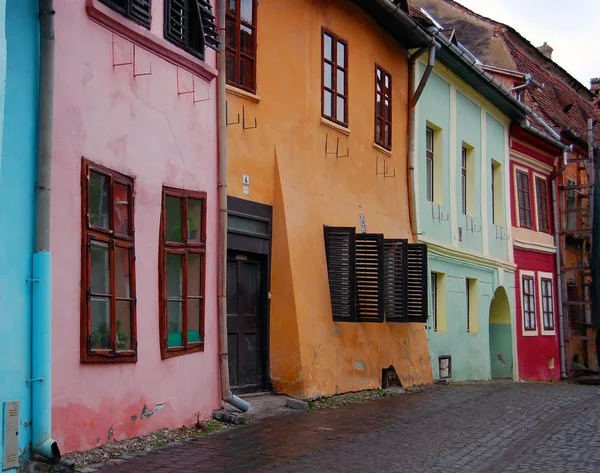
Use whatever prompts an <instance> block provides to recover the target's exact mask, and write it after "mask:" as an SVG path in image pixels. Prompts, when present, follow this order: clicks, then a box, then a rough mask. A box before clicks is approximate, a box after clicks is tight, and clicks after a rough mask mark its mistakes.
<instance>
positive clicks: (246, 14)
mask: <svg viewBox="0 0 600 473" xmlns="http://www.w3.org/2000/svg"><path fill="white" fill-rule="evenodd" d="M240 6H241V8H242V13H241V15H240V16H241V18H242V20H244V21H245V22H246V23H250V24H252V10H253V7H254V0H240Z"/></svg>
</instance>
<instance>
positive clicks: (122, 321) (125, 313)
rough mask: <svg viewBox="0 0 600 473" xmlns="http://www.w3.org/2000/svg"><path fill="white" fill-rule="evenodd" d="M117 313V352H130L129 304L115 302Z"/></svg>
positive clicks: (127, 302) (126, 302)
mask: <svg viewBox="0 0 600 473" xmlns="http://www.w3.org/2000/svg"><path fill="white" fill-rule="evenodd" d="M115 307H116V311H117V314H116V315H117V350H118V351H119V350H131V348H132V347H131V302H130V301H115Z"/></svg>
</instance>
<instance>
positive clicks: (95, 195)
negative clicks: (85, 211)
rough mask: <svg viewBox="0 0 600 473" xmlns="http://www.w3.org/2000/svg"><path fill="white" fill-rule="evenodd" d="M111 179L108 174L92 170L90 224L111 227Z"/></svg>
mask: <svg viewBox="0 0 600 473" xmlns="http://www.w3.org/2000/svg"><path fill="white" fill-rule="evenodd" d="M109 186H110V180H109V177H108V176H105V175H104V174H100V173H97V172H94V171H91V172H90V194H89V195H90V197H89V199H90V201H89V206H90V225H93V226H94V227H98V228H105V229H107V230H108V229H109V225H110V223H109V213H108V205H109V203H108V193H109Z"/></svg>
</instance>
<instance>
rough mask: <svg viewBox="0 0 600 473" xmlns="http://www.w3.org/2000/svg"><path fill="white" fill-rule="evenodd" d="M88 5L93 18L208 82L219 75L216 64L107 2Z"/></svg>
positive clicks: (94, 0) (89, 0)
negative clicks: (195, 54) (148, 28)
mask: <svg viewBox="0 0 600 473" xmlns="http://www.w3.org/2000/svg"><path fill="white" fill-rule="evenodd" d="M85 8H86V10H87V14H88V16H89V17H90V19H91V20H92V21H95V22H96V23H98V24H99V25H101V26H104V27H105V28H107V29H108V30H110V31H112V32H113V33H115V34H118V35H120V36H122V37H124V38H126V39H128V40H129V41H131V42H133V43H135V44H137V45H139V46H140V47H142V48H144V49H146V50H148V51H150V52H152V53H154V54H156V55H157V56H159V57H161V58H163V59H164V60H165V61H167V62H170V63H171V64H174V65H176V66H180V67H182V68H184V69H187V70H188V71H189V72H191V73H192V74H196V75H197V76H198V77H201V78H202V79H204V80H205V81H207V82H211V81H212V80H213V79H215V78H216V77H217V75H218V71H217V70H216V69H215V68H213V67H211V66H209V65H208V64H206V63H205V62H204V61H202V60H200V59H198V58H196V57H194V56H192V55H191V54H189V53H187V52H185V51H183V50H182V49H180V48H178V47H177V46H175V45H174V44H171V43H169V42H168V41H167V40H165V39H163V38H158V37H157V36H155V35H153V34H152V33H150V32H149V31H148V30H147V29H145V28H144V27H142V26H140V25H137V24H136V23H134V22H133V21H131V20H129V19H127V18H125V17H123V16H121V15H119V13H117V12H115V11H113V10H111V9H110V8H109V7H107V6H106V5H103V4H102V3H100V1H99V0H86V1H85Z"/></svg>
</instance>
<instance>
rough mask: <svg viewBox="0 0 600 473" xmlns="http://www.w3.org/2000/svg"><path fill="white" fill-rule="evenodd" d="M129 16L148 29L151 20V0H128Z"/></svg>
mask: <svg viewBox="0 0 600 473" xmlns="http://www.w3.org/2000/svg"><path fill="white" fill-rule="evenodd" d="M128 8H129V11H128V12H127V14H128V16H129V18H131V19H132V20H133V21H135V22H136V23H139V24H140V25H142V26H144V27H146V28H148V29H150V22H151V21H152V0H129V5H128Z"/></svg>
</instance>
